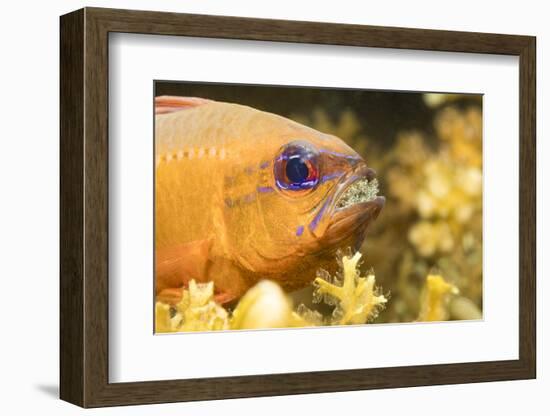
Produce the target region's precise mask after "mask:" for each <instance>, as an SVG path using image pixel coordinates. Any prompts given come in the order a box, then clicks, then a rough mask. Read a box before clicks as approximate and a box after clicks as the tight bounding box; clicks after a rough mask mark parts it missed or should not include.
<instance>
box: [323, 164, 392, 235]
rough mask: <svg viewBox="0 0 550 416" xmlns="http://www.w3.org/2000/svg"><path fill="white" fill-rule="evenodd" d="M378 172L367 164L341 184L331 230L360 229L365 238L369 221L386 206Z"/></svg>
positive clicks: (335, 232) (337, 232)
mask: <svg viewBox="0 0 550 416" xmlns="http://www.w3.org/2000/svg"><path fill="white" fill-rule="evenodd" d="M378 191H379V189H378V180H377V179H376V172H375V171H374V170H373V169H371V168H368V167H366V166H361V167H360V168H358V169H356V170H354V171H353V172H351V174H350V175H348V176H347V177H346V178H345V179H344V180H343V181H342V182H341V183H340V184H339V185H337V191H336V193H335V196H334V203H333V210H332V216H331V221H330V225H329V227H328V229H327V233H328V234H330V235H332V236H334V237H337V236H338V235H341V236H342V237H345V236H349V234H351V233H353V232H356V234H357V238H358V239H360V240H361V241H362V239H363V238H364V233H365V231H366V228H367V227H368V225H369V224H370V223H371V222H373V221H374V220H375V219H376V218H377V217H378V214H380V211H381V210H382V208H383V207H384V203H385V201H386V199H385V198H384V197H383V196H379V195H378Z"/></svg>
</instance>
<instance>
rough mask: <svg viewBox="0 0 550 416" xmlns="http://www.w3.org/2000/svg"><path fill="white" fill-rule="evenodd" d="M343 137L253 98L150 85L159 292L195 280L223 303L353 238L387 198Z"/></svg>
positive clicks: (301, 271) (328, 264) (312, 265)
mask: <svg viewBox="0 0 550 416" xmlns="http://www.w3.org/2000/svg"><path fill="white" fill-rule="evenodd" d="M377 193H378V182H377V179H376V172H375V171H374V170H373V169H372V168H370V167H368V166H367V163H366V162H365V160H364V159H363V158H362V157H361V156H360V155H359V154H358V153H357V152H355V151H354V150H353V149H352V148H351V147H350V146H348V145H347V144H346V143H345V142H344V141H343V140H342V139H340V138H338V137H336V136H334V135H330V134H326V133H322V132H319V131H317V130H315V129H313V128H310V127H307V126H305V125H302V124H300V123H297V122H295V121H293V120H290V119H288V118H285V117H282V116H279V115H277V114H272V113H269V112H265V111H261V110H258V109H255V108H252V107H249V106H245V105H241V104H234V103H226V102H219V101H213V100H209V99H205V98H200V97H177V96H158V97H155V294H156V298H157V300H160V301H162V302H166V303H170V304H175V303H177V302H178V301H179V300H180V299H181V296H182V291H183V290H184V289H185V288H186V287H188V285H189V282H190V281H191V280H195V282H198V283H201V282H203V283H206V282H214V287H215V299H216V301H217V302H218V303H220V304H229V303H230V302H232V301H236V300H238V299H239V298H240V297H242V296H243V295H244V294H245V293H246V291H247V290H248V289H249V288H251V287H252V286H254V285H255V284H256V283H258V282H259V281H261V280H271V281H274V282H276V283H278V284H279V285H280V286H281V287H282V288H283V290H285V291H286V292H292V291H294V290H298V289H301V288H304V287H306V286H308V285H309V284H311V282H312V281H313V280H314V278H315V273H316V271H317V270H318V269H319V268H323V269H325V270H329V271H330V270H332V269H333V268H334V264H335V263H336V261H335V256H336V253H337V252H338V251H339V250H345V249H349V248H351V249H355V250H356V249H358V248H359V246H360V245H361V243H362V242H363V240H364V238H365V235H366V230H367V228H368V226H369V225H370V224H371V223H372V222H373V221H374V220H375V219H376V218H377V217H378V215H379V213H380V211H381V210H382V207H383V206H384V202H385V198H384V197H383V196H379V195H378V194H377Z"/></svg>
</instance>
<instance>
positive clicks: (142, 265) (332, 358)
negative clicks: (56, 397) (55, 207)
mask: <svg viewBox="0 0 550 416" xmlns="http://www.w3.org/2000/svg"><path fill="white" fill-rule="evenodd" d="M60 53H61V305H60V322H61V351H60V356H61V369H60V370H61V389H60V395H61V398H62V399H63V400H66V401H69V402H71V403H75V404H77V405H80V406H83V407H100V406H114V405H127V404H145V403H162V402H176V401H190V400H209V399H222V398H236V397H254V396H266V395H282V394H302V393H314V392H333V391H347V390H360V389H374V388H395V387H408V386H420V385H435V384H452V383H469V382H482V381H498V380H514V379H527V378H534V377H535V374H536V360H535V357H536V351H535V344H536V342H535V341H536V334H535V309H536V308H535V241H536V238H535V217H536V212H535V160H536V151H535V103H536V97H535V38H534V37H529V36H517V35H499V34H486V33H466V32H451V31H435V30H421V29H404V28H389V27H374V26H360V25H341V24H328V23H315V22H296V21H281V20H264V19H250V18H240V17H226V16H205V15H189V14H176V13H160V12H146V11H129V10H113V9H98V8H85V9H81V10H78V11H75V12H72V13H70V14H67V15H65V16H62V17H61V50H60Z"/></svg>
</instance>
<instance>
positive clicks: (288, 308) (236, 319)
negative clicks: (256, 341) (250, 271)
mask: <svg viewBox="0 0 550 416" xmlns="http://www.w3.org/2000/svg"><path fill="white" fill-rule="evenodd" d="M293 319H294V317H293V314H292V305H291V302H290V300H289V298H288V297H287V296H286V294H285V293H284V292H283V290H282V289H281V288H280V287H279V285H277V284H276V283H274V282H271V281H269V280H264V281H261V282H259V283H258V284H256V285H255V286H254V287H252V288H251V289H250V290H248V292H246V294H245V295H244V296H243V297H242V298H241V300H240V301H239V304H238V305H237V307H236V308H235V310H234V311H233V316H232V318H231V329H256V328H285V327H288V326H292V321H293Z"/></svg>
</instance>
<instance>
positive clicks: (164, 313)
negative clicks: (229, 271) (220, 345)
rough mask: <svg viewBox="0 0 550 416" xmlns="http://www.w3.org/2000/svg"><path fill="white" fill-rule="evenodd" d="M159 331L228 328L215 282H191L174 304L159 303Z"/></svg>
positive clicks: (226, 317)
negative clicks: (215, 290)
mask: <svg viewBox="0 0 550 416" xmlns="http://www.w3.org/2000/svg"><path fill="white" fill-rule="evenodd" d="M155 321H156V328H155V329H156V332H181V331H212V330H220V329H228V328H229V316H228V313H227V311H226V310H225V309H224V308H223V307H221V306H220V305H218V304H217V303H216V302H215V301H214V283H213V282H208V283H197V282H195V281H194V280H191V281H190V282H189V288H188V289H186V290H184V291H183V294H182V298H181V300H180V302H179V303H177V304H176V305H175V306H174V308H171V307H170V306H169V305H167V304H164V303H162V302H157V303H156V316H155Z"/></svg>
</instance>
